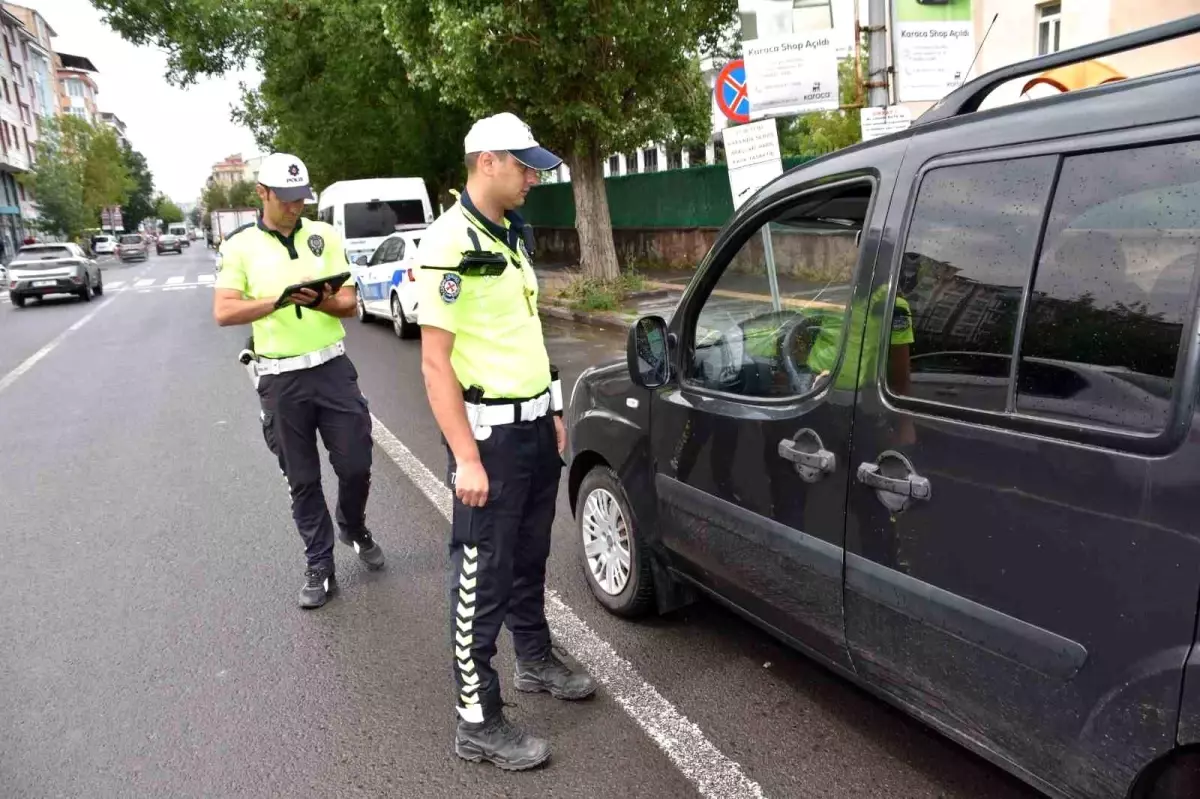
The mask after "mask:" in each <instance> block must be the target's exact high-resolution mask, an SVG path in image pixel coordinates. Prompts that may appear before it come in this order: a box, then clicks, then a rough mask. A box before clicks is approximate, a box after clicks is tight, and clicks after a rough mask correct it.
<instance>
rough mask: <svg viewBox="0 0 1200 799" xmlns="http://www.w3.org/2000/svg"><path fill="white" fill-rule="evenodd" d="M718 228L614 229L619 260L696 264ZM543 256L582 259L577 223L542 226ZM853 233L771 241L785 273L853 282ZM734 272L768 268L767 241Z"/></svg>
mask: <svg viewBox="0 0 1200 799" xmlns="http://www.w3.org/2000/svg"><path fill="white" fill-rule="evenodd" d="M718 232H719V231H718V229H717V228H618V229H616V230H614V231H613V240H614V243H615V245H616V248H617V260H618V261H620V263H621V265H622V266H626V265H629V264H638V263H642V264H647V263H649V264H654V265H658V264H661V265H663V266H669V267H671V268H677V269H694V268H696V266H698V265H699V263H700V261H702V260H703V259H704V256H705V255H707V254H708V251H709V249H711V248H712V245H713V243H714V242H715V241H716V238H717V233H718ZM534 235H535V236H536V243H537V261H538V262H539V263H544V264H549V263H553V264H577V263H579V237H578V235H577V234H576V233H575V229H574V228H536V229H535V230H534ZM854 239H855V237H854V235H853V234H840V233H838V234H826V233H819V234H818V233H800V232H788V231H778V230H777V231H775V232H773V233H772V237H771V246H772V249H773V250H774V253H775V268H776V270H777V271H778V273H779V274H780V275H783V276H790V277H796V278H803V279H806V280H819V281H822V282H827V281H830V280H839V279H844V280H846V281H849V279H850V277H851V275H852V273H853V270H854V264H855V261H856V259H857V257H858V247H857V246H856V244H855V240H854ZM732 268H733V269H734V271H737V272H744V273H748V274H753V273H765V272H766V260H765V258H764V257H763V240H762V237H761V236H759V235H756V236H754V237H753V238H752V239H751V240H750V241H749V242H747V243H746V245H745V246H743V247H742V250H741V251H740V252H739V253H738V255H737V257H736V258H735V259H734V261H733V267H732Z"/></svg>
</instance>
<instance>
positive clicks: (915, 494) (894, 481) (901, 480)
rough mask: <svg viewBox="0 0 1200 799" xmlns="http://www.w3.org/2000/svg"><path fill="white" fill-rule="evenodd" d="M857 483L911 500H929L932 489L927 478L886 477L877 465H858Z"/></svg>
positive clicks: (910, 476) (915, 475) (914, 475)
mask: <svg viewBox="0 0 1200 799" xmlns="http://www.w3.org/2000/svg"><path fill="white" fill-rule="evenodd" d="M858 481H859V482H860V483H862V484H863V485H867V486H870V487H871V488H874V489H875V490H876V491H887V492H888V493H889V494H899V495H900V496H902V497H910V498H912V499H929V496H930V494H931V493H933V489H932V488H931V486H930V485H929V480H928V479H927V478H924V477H921V476H920V475H918V474H911V475H909V476H908V477H887V476H885V475H884V474H883V473H882V472H880V470H879V464H878V463H860V464H859V465H858Z"/></svg>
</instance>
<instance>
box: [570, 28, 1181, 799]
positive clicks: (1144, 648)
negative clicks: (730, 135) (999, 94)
mask: <svg viewBox="0 0 1200 799" xmlns="http://www.w3.org/2000/svg"><path fill="white" fill-rule="evenodd" d="M1197 32H1200V16H1194V17H1190V18H1187V19H1184V20H1180V21H1178V22H1175V23H1171V24H1169V25H1164V26H1159V27H1157V28H1153V29H1148V30H1145V31H1138V32H1135V33H1132V34H1128V35H1126V36H1123V37H1119V38H1116V39H1112V40H1108V41H1104V42H1100V43H1097V44H1094V45H1088V46H1085V47H1082V48H1078V49H1076V50H1072V51H1066V52H1060V53H1056V54H1053V55H1050V56H1045V57H1042V58H1039V59H1036V60H1033V61H1029V62H1025V63H1021V64H1016V65H1013V66H1010V67H1006V68H1004V69H1002V70H999V71H997V72H993V73H990V74H988V75H985V76H983V77H981V78H978V79H977V80H974V81H972V82H970V83H968V84H967V85H965V86H964V87H962V88H959V89H957V90H956V91H954V92H952V93H951V94H950V95H948V96H947V97H946V98H945V99H944V100H943V101H942V102H941V103H940V104H939V105H938V106H936V107H935V108H933V109H932V110H931V111H929V112H928V113H926V114H925V115H924V116H923V117H921V118H920V119H918V120H917V122H916V123H915V124H914V125H913V126H912V127H911V128H910V129H908V130H906V131H903V132H900V133H895V134H892V135H890V136H887V137H884V138H881V139H877V140H875V141H872V142H869V143H866V144H861V145H857V146H854V147H850V148H847V149H845V150H841V151H839V152H837V153H833V154H831V155H828V156H825V157H822V158H819V159H817V160H815V161H811V162H809V163H807V164H805V165H803V166H801V167H799V168H797V169H794V170H792V171H790V172H788V173H786V174H785V175H783V176H781V177H779V178H778V179H776V180H775V181H774V182H772V183H770V184H769V185H767V186H766V187H765V188H763V189H761V190H760V191H758V192H757V193H756V194H755V195H754V196H752V197H751V198H750V199H749V200H747V201H746V203H745V204H744V205H743V206H742V207H741V208H740V209H739V210H738V211H737V213H736V214H735V215H734V217H733V219H732V220H731V221H730V222H729V223H728V224H727V225H726V227H725V228H724V229H723V230H722V231H721V233H720V234H719V236H718V237H717V240H716V242H715V244H714V245H713V247H712V249H711V251H710V252H709V253H708V255H707V257H706V258H705V259H704V260H703V261H702V262H701V264H700V266H699V268H698V270H697V273H696V275H695V276H694V278H693V279H692V281H691V283H690V285H689V286H688V287H687V289H686V291H685V292H684V293H683V295H682V298H681V300H680V302H679V305H678V306H677V308H676V310H675V312H674V315H673V316H672V318H671V320H670V321H669V322H667V321H665V320H664V319H662V318H660V317H656V316H650V317H645V318H642V319H640V320H638V321H637V322H636V323H635V324H634V325H633V327H632V328H631V330H630V334H629V337H628V345H627V353H626V359H625V362H624V363H617V364H609V365H606V366H602V367H597V368H593V369H590V370H588V371H587V372H585V373H584V374H583V375H582V376H581V377H580V378H579V380H578V381H577V383H576V384H575V387H574V391H573V394H572V398H571V402H570V405H569V410H568V412H567V423H568V427H569V434H568V436H567V440H568V442H570V443H569V446H570V451H569V453H568V462H569V468H568V496H569V500H570V503H571V508H572V511H573V513H574V515H575V519H576V522H577V524H578V535H577V537H576V546H577V548H578V555H579V559H580V563H581V565H582V572H583V575H584V579H585V580H586V581H587V583H588V585H589V587H590V589H591V592H592V594H593V595H594V596H595V597H596V599H597V601H598V602H599V603H600V604H601V605H602V606H604V607H605V608H606V609H608V610H609V611H611V612H612V613H614V614H617V615H621V616H637V615H641V614H645V613H648V612H655V611H659V612H662V611H667V610H670V609H673V608H676V607H679V606H681V605H683V604H685V603H687V602H690V601H692V600H693V599H694V598H695V597H697V596H707V597H710V598H712V599H714V600H715V601H717V602H719V603H721V604H723V605H725V606H728V607H729V608H731V609H733V610H734V611H736V612H738V613H740V614H742V615H743V616H745V617H747V618H748V619H751V620H752V621H754V622H755V623H757V624H759V625H761V626H763V627H764V628H765V629H767V630H769V631H770V632H771V633H773V634H774V635H776V636H778V637H780V638H781V639H783V640H784V641H786V642H788V643H790V644H792V645H793V646H795V647H796V648H798V649H799V650H800V651H802V652H804V653H806V654H808V655H810V656H812V657H814V658H816V659H817V660H819V661H821V662H822V663H824V664H825V665H826V666H828V667H829V668H831V669H832V670H834V671H835V672H837V673H839V674H841V675H843V676H845V677H846V678H848V679H850V680H851V681H853V682H855V683H857V684H859V685H861V686H863V687H865V688H866V689H867V690H869V691H871V692H873V693H874V694H876V695H877V696H879V697H881V698H883V699H885V700H886V701H888V702H890V703H892V704H894V705H896V706H898V707H900V708H902V709H903V710H905V711H907V712H909V713H911V714H912V715H914V716H915V717H917V718H919V719H921V720H922V721H924V722H926V723H927V724H929V725H931V726H932V727H934V728H935V729H937V730H939V731H941V732H942V733H944V734H946V735H947V736H949V737H950V738H952V739H954V740H956V741H958V742H959V743H961V744H963V745H964V746H966V747H968V748H970V749H972V750H974V751H975V752H977V753H979V754H980V755H981V756H983V757H985V758H987V759H988V760H990V761H992V762H993V763H996V764H997V765H999V766H1000V767H1002V768H1004V769H1007V770H1008V771H1010V772H1012V773H1013V774H1015V775H1017V776H1018V777H1020V778H1022V779H1024V780H1025V781H1027V782H1029V783H1030V784H1031V785H1033V786H1035V787H1036V788H1038V789H1039V790H1041V791H1043V792H1045V793H1047V794H1050V795H1053V796H1058V797H1079V798H1080V799H1082V798H1083V797H1088V798H1089V799H1097V798H1099V799H1126V797H1134V799H1184V797H1196V796H1200V648H1197V640H1196V636H1197V607H1198V600H1200V535H1197V526H1196V507H1197V504H1196V498H1197V497H1198V496H1200V414H1198V412H1197V408H1198V404H1197V397H1198V395H1200V338H1198V337H1197V336H1196V335H1195V331H1196V330H1197V329H1200V296H1198V295H1200V279H1198V278H1200V276H1198V275H1197V272H1198V271H1200V110H1198V108H1197V106H1196V105H1195V104H1181V103H1180V102H1179V98H1181V97H1195V96H1198V93H1200V67H1195V66H1193V67H1189V68H1185V69H1179V70H1175V71H1171V72H1165V73H1161V74H1157V75H1151V76H1146V77H1137V78H1130V79H1127V80H1122V81H1121V82H1119V83H1115V84H1109V85H1105V86H1099V87H1095V88H1089V89H1085V90H1081V91H1074V92H1070V93H1066V94H1063V95H1059V96H1056V97H1051V98H1046V99H1035V100H1029V101H1027V102H1022V103H1020V104H1016V105H1011V106H1008V107H1004V108H994V109H990V110H987V111H977V110H976V109H978V108H979V104H980V102H981V101H982V99H983V98H984V97H985V96H986V95H987V94H988V93H989V92H990V91H992V90H993V89H995V88H996V87H998V86H1000V85H1001V84H1003V83H1005V82H1007V81H1011V80H1016V79H1021V78H1024V77H1026V76H1028V75H1034V74H1041V73H1043V72H1046V71H1047V70H1050V69H1053V68H1055V67H1059V66H1064V65H1066V64H1068V63H1074V62H1079V61H1086V60H1090V59H1094V58H1102V57H1104V56H1107V55H1111V54H1113V53H1117V52H1122V51H1126V50H1130V49H1133V48H1134V47H1138V46H1144V45H1149V44H1153V43H1155V42H1158V41H1165V40H1167V39H1172V38H1178V37H1181V36H1183V35H1186V34H1195V33H1197ZM766 247H770V248H771V251H770V253H769V254H770V256H771V257H767V255H768V254H767V253H766V252H765V248H766ZM735 690H736V689H735Z"/></svg>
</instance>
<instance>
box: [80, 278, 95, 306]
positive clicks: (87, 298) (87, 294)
mask: <svg viewBox="0 0 1200 799" xmlns="http://www.w3.org/2000/svg"><path fill="white" fill-rule="evenodd" d="M79 299H81V300H83V301H84V302H91V301H92V282H91V281H90V280H84V281H83V288H81V289H80V290H79Z"/></svg>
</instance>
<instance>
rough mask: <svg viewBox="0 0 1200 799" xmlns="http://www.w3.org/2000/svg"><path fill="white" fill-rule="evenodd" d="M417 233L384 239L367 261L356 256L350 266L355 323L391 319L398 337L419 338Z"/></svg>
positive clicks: (416, 231) (410, 232) (418, 242)
mask: <svg viewBox="0 0 1200 799" xmlns="http://www.w3.org/2000/svg"><path fill="white" fill-rule="evenodd" d="M421 232H422V231H420V230H408V231H404V232H403V233H393V234H392V235H391V236H388V237H387V238H386V239H384V240H383V241H382V242H380V244H379V246H378V247H376V248H375V251H374V252H373V253H371V257H370V258H368V257H367V256H365V255H360V256H359V257H358V258H357V259H356V260H355V263H354V264H352V265H351V271H352V272H353V273H354V285H355V287H356V288H357V289H358V320H359V321H360V322H369V321H371V320H372V319H374V318H375V317H379V316H382V317H386V318H388V319H390V320H391V322H392V328H393V329H394V330H395V331H396V335H397V336H399V337H400V338H417V337H419V336H420V335H421V327H420V323H419V322H418V321H417V310H418V309H417V304H418V303H417V291H416V275H417V271H419V270H418V269H417V267H416V262H415V260H414V259H415V258H416V255H417V245H419V244H420V243H421Z"/></svg>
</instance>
